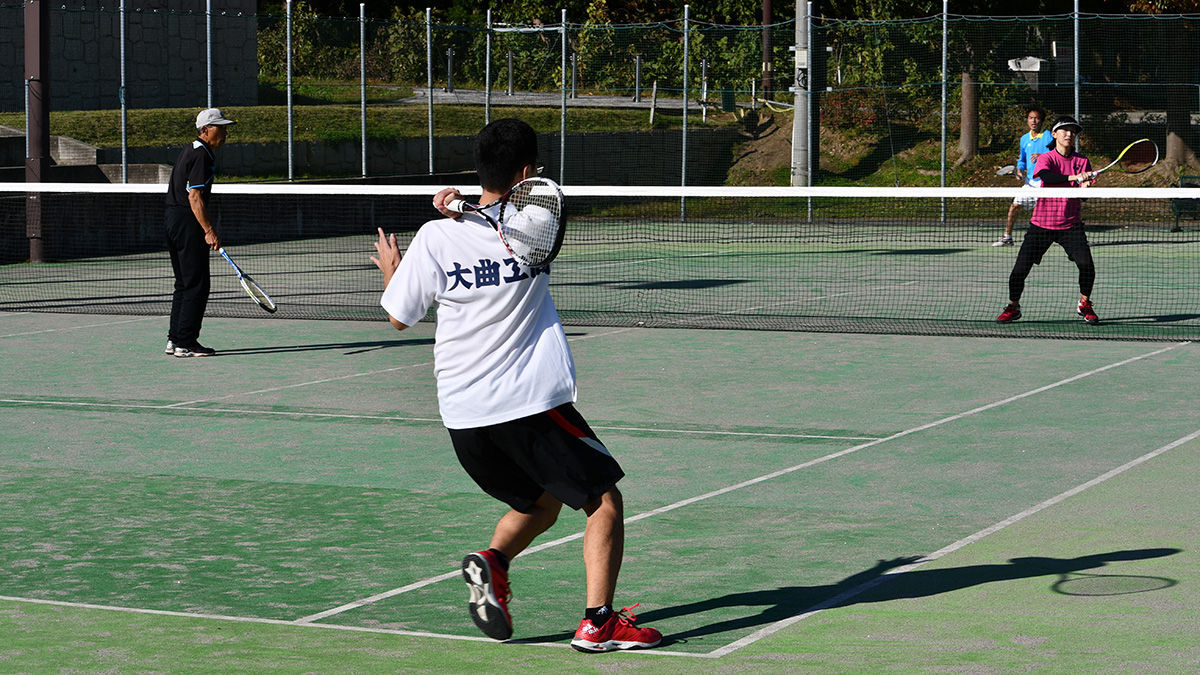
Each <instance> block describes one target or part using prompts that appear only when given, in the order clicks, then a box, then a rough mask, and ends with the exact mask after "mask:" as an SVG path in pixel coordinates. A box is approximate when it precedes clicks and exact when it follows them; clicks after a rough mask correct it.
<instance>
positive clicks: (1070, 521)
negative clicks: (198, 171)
mask: <svg viewBox="0 0 1200 675" xmlns="http://www.w3.org/2000/svg"><path fill="white" fill-rule="evenodd" d="M245 302H246V303H249V300H248V299H247V300H245ZM165 331H166V319H165V318H164V317H161V316H141V317H138V316H123V317H122V316H92V315H57V314H34V313H25V314H22V313H5V314H0V360H2V362H3V364H4V368H3V376H2V378H0V383H2V386H0V425H2V428H3V430H4V431H3V438H4V440H3V445H2V448H3V449H2V450H0V514H2V515H0V529H2V531H3V533H4V537H3V539H2V540H0V541H2V543H0V636H3V639H0V672H4V673H59V672H88V673H93V672H95V673H100V672H104V673H143V672H147V673H148V672H189V673H198V672H204V673H208V672H213V673H217V672H219V673H227V672H228V673H267V672H279V673H307V672H322V673H335V672H336V673H376V672H378V673H385V672H386V673H391V672H438V673H446V672H473V671H476V670H486V671H488V672H531V673H562V672H587V673H592V672H604V673H608V672H614V671H621V672H624V671H630V672H639V673H660V672H661V673H694V672H712V673H776V672H778V673H892V672H905V673H914V672H922V673H924V672H929V673H945V672H964V673H1013V672H1037V673H1081V672H1087V673H1134V672H1135V673H1151V672H1153V673H1191V672H1195V671H1196V669H1197V667H1198V665H1200V648H1198V647H1197V645H1198V644H1200V640H1198V639H1197V638H1198V637H1200V635H1198V632H1200V631H1198V630H1197V629H1196V627H1195V621H1194V618H1195V617H1196V616H1197V615H1198V614H1200V594H1197V592H1196V589H1195V579H1194V577H1195V570H1196V569H1200V565H1198V564H1197V562H1198V561H1197V559H1196V553H1195V551H1196V549H1197V535H1196V531H1195V522H1194V515H1193V514H1194V513H1195V512H1196V506H1197V499H1196V497H1195V490H1194V485H1193V483H1194V480H1192V479H1191V477H1192V476H1194V475H1195V471H1196V470H1197V468H1200V458H1198V456H1197V451H1198V450H1200V440H1196V439H1197V437H1198V436H1200V411H1198V410H1197V409H1196V407H1195V405H1194V399H1195V395H1194V392H1195V391H1196V390H1197V384H1198V383H1197V375H1196V373H1197V372H1200V369H1198V368H1197V365H1200V364H1198V360H1200V359H1198V352H1197V348H1196V346H1195V345H1194V344H1192V343H1186V342H1181V343H1171V342H1160V343H1137V342H1123V341H1095V340H1082V341H1070V340H1023V339H1005V340H994V339H986V338H973V339H962V338H933V337H913V336H890V335H873V336H872V335H842V334H805V333H783V332H758V331H743V332H738V331H680V330H665V329H646V328H595V327H575V326H568V330H567V332H568V336H569V337H570V339H571V341H572V343H571V344H572V349H573V351H574V354H575V358H576V362H577V366H578V369H579V379H580V388H581V396H580V403H579V408H580V410H581V411H582V412H583V414H584V415H585V416H586V417H587V418H588V419H589V421H591V422H592V423H593V426H594V427H595V428H596V430H597V432H598V433H599V434H600V436H601V438H602V439H604V440H605V442H606V444H607V445H608V446H609V447H610V448H611V449H612V450H613V451H614V454H615V455H616V456H617V457H618V458H619V459H620V460H621V462H622V464H623V466H624V467H625V469H626V472H627V474H628V477H627V478H626V480H625V481H623V482H622V484H621V486H622V490H623V492H624V493H625V501H626V509H627V517H628V519H629V523H628V525H627V545H626V560H625V565H624V567H623V569H622V576H621V582H620V585H619V590H618V596H617V602H618V603H619V604H620V605H621V606H624V605H630V604H633V603H635V602H636V603H641V606H640V607H638V608H637V609H636V610H634V611H635V613H636V614H637V615H638V618H639V623H643V624H646V625H653V626H655V627H657V628H659V629H660V630H662V632H663V633H664V635H665V636H666V637H665V640H664V643H663V645H662V646H661V647H660V648H658V649H655V650H649V651H647V652H645V653H625V654H606V655H583V654H577V653H575V652H573V651H572V650H569V649H567V648H566V644H567V642H568V641H569V638H570V635H571V633H572V632H573V631H574V629H575V627H576V626H577V624H578V621H579V617H580V616H581V613H582V600H583V570H582V562H581V554H580V550H581V541H580V539H579V538H577V536H576V535H577V534H578V533H579V532H581V530H582V526H583V517H582V515H580V514H576V513H564V515H563V517H562V518H561V519H560V522H559V523H558V524H557V525H556V526H555V527H554V528H553V529H552V530H551V531H550V532H548V533H547V534H546V535H544V536H543V537H542V538H541V539H539V540H538V542H537V544H541V545H542V547H541V548H538V549H535V550H531V551H530V552H528V553H527V554H526V555H525V556H522V557H521V558H518V559H517V560H516V561H515V562H514V565H513V572H512V576H511V580H512V583H513V589H514V593H515V600H514V602H513V604H512V610H513V614H514V621H515V627H516V631H515V634H514V643H510V644H496V643H492V642H491V641H489V640H486V639H485V638H482V636H481V635H480V634H479V633H478V632H477V631H476V629H475V628H474V626H473V624H471V623H470V620H469V619H468V617H467V616H466V612H465V601H466V593H465V589H464V588H463V587H462V586H463V584H462V582H461V580H460V578H459V575H458V573H457V568H458V563H459V560H460V559H461V557H462V555H463V554H464V553H465V552H468V551H471V550H476V549H479V548H481V547H483V546H485V545H486V542H487V539H488V537H489V536H490V533H491V528H492V526H493V525H494V522H495V520H496V518H498V517H499V515H500V514H501V513H502V511H503V507H501V506H500V505H499V504H498V503H496V502H494V501H492V500H491V499H490V498H488V497H486V496H485V495H483V494H482V493H480V492H479V491H478V490H477V488H475V486H474V485H473V484H471V483H470V481H469V480H468V479H467V478H466V477H465V475H464V474H463V472H462V471H461V469H459V467H458V466H457V462H456V461H455V459H454V456H453V451H452V450H451V449H450V447H449V442H448V438H447V436H446V433H445V430H444V429H443V428H442V426H441V424H440V422H439V421H438V417H437V410H436V401H435V396H434V382H433V375H432V326H430V325H427V324H420V325H418V326H415V327H414V328H412V329H410V330H408V331H405V332H396V331H394V330H392V329H391V328H390V327H389V326H388V325H387V324H386V323H382V322H381V323H379V324H374V323H368V322H332V321H301V320H282V321H281V320H274V319H272V320H267V319H262V320H258V319H232V318H225V319H221V318H216V319H209V320H208V321H207V322H206V326H205V333H204V336H203V339H204V341H205V343H206V344H210V345H211V346H214V347H216V348H217V349H218V350H219V351H220V352H221V356H219V357H217V358H212V359H174V358H168V357H166V356H164V355H163V354H162V348H163V344H164V343H165ZM885 574H886V575H887V576H881V575H885ZM118 610H119V611H118Z"/></svg>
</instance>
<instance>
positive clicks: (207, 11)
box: [121, 0, 213, 108]
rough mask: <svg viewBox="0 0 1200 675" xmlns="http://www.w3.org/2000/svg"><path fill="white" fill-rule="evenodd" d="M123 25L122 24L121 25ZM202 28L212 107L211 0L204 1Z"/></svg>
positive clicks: (211, 104)
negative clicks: (205, 45) (205, 46)
mask: <svg viewBox="0 0 1200 675" xmlns="http://www.w3.org/2000/svg"><path fill="white" fill-rule="evenodd" d="M121 11H122V12H124V11H125V9H124V4H122V6H121ZM122 27H124V26H122ZM204 28H205V43H207V51H208V55H207V56H206V57H205V59H204V69H205V75H206V80H207V81H208V99H207V100H208V105H207V106H206V107H208V108H211V107H213V28H212V0H205V2H204Z"/></svg>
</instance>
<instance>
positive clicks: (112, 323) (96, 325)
mask: <svg viewBox="0 0 1200 675" xmlns="http://www.w3.org/2000/svg"><path fill="white" fill-rule="evenodd" d="M24 313H25V314H32V312H24ZM161 318H163V317H161V316H144V317H141V318H138V319H126V320H124V321H109V322H107V323H90V324H87V325H85V326H69V327H67V328H47V329H45V330H31V331H28V332H25V333H9V334H8V335H0V338H10V337H21V336H22V335H38V334H40V333H63V332H66V331H69V330H82V329H84V328H101V327H104V326H116V325H118V324H122V323H137V322H138V321H154V320H157V319H161Z"/></svg>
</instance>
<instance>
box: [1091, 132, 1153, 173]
mask: <svg viewBox="0 0 1200 675" xmlns="http://www.w3.org/2000/svg"><path fill="white" fill-rule="evenodd" d="M1117 164H1120V165H1121V170H1122V171H1124V172H1125V173H1141V172H1143V171H1145V170H1146V169H1149V168H1150V167H1152V166H1154V165H1155V164H1158V146H1157V145H1155V144H1154V141H1152V140H1150V139H1149V138H1143V139H1141V140H1140V141H1134V142H1132V143H1130V144H1129V145H1127V146H1125V149H1124V150H1122V151H1121V154H1119V155H1117V158H1116V159H1114V160H1113V161H1112V164H1109V165H1108V166H1106V167H1104V168H1103V169H1100V170H1099V171H1097V172H1096V173H1097V174H1101V173H1104V172H1105V171H1108V170H1109V169H1111V168H1113V167H1114V166H1116V165H1117Z"/></svg>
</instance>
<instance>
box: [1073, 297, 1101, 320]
mask: <svg viewBox="0 0 1200 675" xmlns="http://www.w3.org/2000/svg"><path fill="white" fill-rule="evenodd" d="M1075 311H1076V312H1079V316H1082V317H1083V320H1084V321H1086V322H1088V323H1090V324H1092V325H1093V326H1095V325H1096V324H1098V323H1100V317H1098V316H1096V308H1095V307H1094V306H1093V305H1092V301H1091V300H1085V301H1084V302H1081V303H1079V307H1077V308H1076V309H1075Z"/></svg>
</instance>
